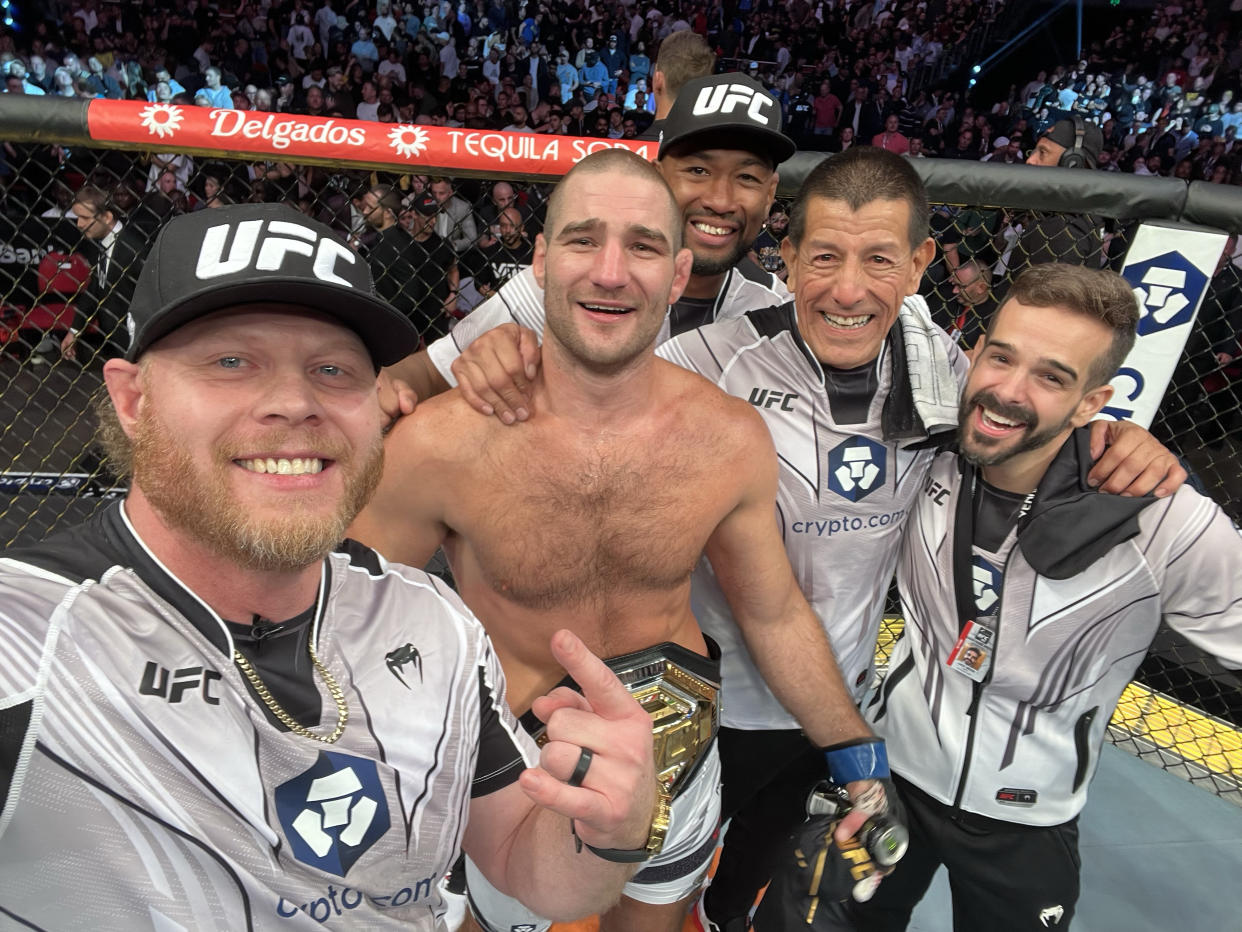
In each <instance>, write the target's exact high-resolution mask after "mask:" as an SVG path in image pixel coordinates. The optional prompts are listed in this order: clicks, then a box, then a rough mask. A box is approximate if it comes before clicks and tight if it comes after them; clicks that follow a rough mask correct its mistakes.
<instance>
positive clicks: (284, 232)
mask: <svg viewBox="0 0 1242 932" xmlns="http://www.w3.org/2000/svg"><path fill="white" fill-rule="evenodd" d="M262 302H274V303H280V304H300V305H304V306H306V307H308V308H313V309H314V310H316V311H319V312H320V313H323V314H327V315H328V316H330V317H334V318H336V320H337V321H339V322H340V323H341V325H342V326H345V327H348V328H349V329H350V330H352V331H354V333H356V334H358V336H359V338H360V339H361V340H362V342H363V344H364V345H365V346H366V348H367V350H368V351H369V352H370V354H371V358H372V360H374V362H375V365H376V366H389V365H392V364H393V363H395V362H397V361H398V360H401V359H404V358H405V357H406V356H408V355H409V354H410V353H412V352H414V350H415V349H417V348H418V344H419V336H418V331H417V330H416V329H415V327H414V324H413V323H412V322H411V321H410V320H409V319H407V318H406V317H405V316H404V315H403V314H401V313H400V312H399V311H397V310H396V309H395V308H393V307H392V306H390V305H389V304H387V303H386V302H384V301H381V300H380V299H379V298H377V297H376V296H375V291H374V287H373V285H372V282H371V270H370V269H369V268H368V267H367V263H366V260H365V259H363V258H362V257H361V256H359V255H358V254H357V253H355V252H354V251H353V250H352V249H350V248H349V247H348V246H346V245H345V244H344V243H343V242H341V240H340V239H338V238H337V236H336V234H335V233H334V232H333V231H332V229H331V228H329V227H327V226H325V225H324V224H322V223H319V222H318V221H316V220H311V219H310V218H309V217H307V216H306V215H305V214H302V213H299V212H298V211H296V210H294V209H293V208H292V207H288V206H286V205H284V204H237V205H232V206H227V207H219V208H213V209H211V210H200V211H196V212H194V213H192V214H185V215H183V216H180V217H175V218H174V219H173V220H171V221H170V222H169V223H168V224H167V225H166V226H165V227H164V229H162V230H161V231H160V234H159V236H157V237H156V239H155V245H153V246H152V247H151V252H150V253H149V254H148V255H147V259H146V262H145V263H144V264H143V266H142V272H141V273H140V274H139V276H138V284H137V285H136V286H135V289H134V297H133V300H132V301H131V302H130V306H129V315H130V320H129V325H130V343H129V349H128V350H127V351H126V353H125V358H126V359H128V360H130V361H131V362H132V361H134V360H135V359H137V358H138V357H139V356H140V355H142V354H143V353H144V352H146V350H148V349H149V348H150V347H151V345H152V344H154V343H155V342H156V341H157V340H160V339H161V338H163V337H166V336H168V334H170V333H172V332H173V331H174V330H176V329H177V328H178V327H182V326H184V325H185V324H188V323H190V322H191V321H193V320H197V319H198V318H200V317H205V316H206V315H208V314H211V313H214V312H215V311H223V310H227V309H228V308H231V307H236V306H238V305H242V304H254V303H262Z"/></svg>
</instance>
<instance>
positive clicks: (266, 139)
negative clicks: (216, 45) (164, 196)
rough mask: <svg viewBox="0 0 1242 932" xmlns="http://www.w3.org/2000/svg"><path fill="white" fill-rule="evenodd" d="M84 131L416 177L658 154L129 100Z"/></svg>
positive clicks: (576, 139)
mask: <svg viewBox="0 0 1242 932" xmlns="http://www.w3.org/2000/svg"><path fill="white" fill-rule="evenodd" d="M87 127H88V130H89V132H90V135H91V139H93V140H95V141H97V142H124V143H130V144H132V145H137V146H140V147H142V148H144V149H152V150H156V151H170V152H171V151H177V150H188V151H200V152H202V151H209V152H211V151H215V152H220V153H222V154H223V153H249V154H252V155H256V156H264V157H266V158H274V159H277V160H279V161H288V162H297V161H299V160H307V159H314V160H322V159H331V160H340V161H342V162H359V163H363V164H367V165H376V164H381V165H385V166H390V167H391V168H392V169H394V170H397V171H410V172H418V173H420V174H454V173H461V172H465V171H469V172H475V173H482V174H492V175H497V174H503V173H509V172H513V173H515V174H520V175H549V176H552V177H557V178H559V177H560V176H562V175H564V174H565V173H566V172H567V171H569V169H570V168H572V167H573V166H574V165H575V164H576V163H577V162H579V161H580V160H581V159H583V158H584V157H585V156H587V155H589V154H590V153H592V152H597V151H599V150H600V149H630V150H631V151H633V152H636V153H638V154H639V155H641V156H642V157H643V158H645V159H649V160H654V159H655V157H656V150H657V149H658V148H659V145H658V143H656V142H655V141H652V140H647V141H643V142H635V141H631V140H622V139H596V138H594V137H590V136H547V135H541V134H537V133H502V132H496V131H492V130H474V129H454V128H451V127H447V126H422V125H417V124H410V123H372V122H370V121H367V120H342V119H336V118H332V117H312V116H302V115H301V114H294V113H267V112H264V111H260V110H220V109H217V108H215V107H196V106H181V105H179V104H151V103H143V102H142V101H134V100H103V99H96V100H92V101H91V102H90V105H89V107H88V108H87Z"/></svg>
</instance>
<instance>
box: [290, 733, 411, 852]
mask: <svg viewBox="0 0 1242 932" xmlns="http://www.w3.org/2000/svg"><path fill="white" fill-rule="evenodd" d="M275 797H276V813H277V815H278V816H279V817H280V824H281V826H282V827H283V828H284V830H285V836H286V837H287V838H288V839H289V846H290V849H291V850H292V851H293V856H294V857H295V858H297V859H298V860H299V861H301V862H302V863H303V864H308V865H310V866H311V867H316V868H318V869H319V870H322V871H327V872H328V873H330V874H336V875H337V876H338V877H344V876H345V875H346V874H347V873H348V872H349V869H350V868H351V867H353V866H354V864H355V863H357V861H358V859H359V858H360V857H362V855H364V854H365V853H366V852H367V851H368V850H369V849H370V848H371V846H372V845H374V844H375V843H376V842H377V841H379V839H380V838H381V837H383V835H384V833H385V832H387V831H388V829H389V826H390V825H391V822H390V821H389V817H388V800H387V798H386V797H385V795H384V787H383V785H382V784H381V783H380V779H379V773H378V771H377V770H376V767H375V762H374V761H370V760H365V759H364V758H361V757H353V756H351V755H349V754H338V753H335V752H332V751H320V752H319V758H318V760H316V761H315V764H314V766H312V767H311V768H310V769H309V770H307V771H306V772H305V773H303V774H301V775H300V776H297V777H294V778H293V779H292V780H289V781H288V782H286V783H282V784H281V785H280V786H278V787H276V792H275Z"/></svg>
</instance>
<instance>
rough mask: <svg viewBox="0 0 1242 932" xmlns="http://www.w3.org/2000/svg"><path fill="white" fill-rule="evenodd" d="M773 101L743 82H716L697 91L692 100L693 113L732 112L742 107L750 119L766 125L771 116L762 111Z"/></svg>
mask: <svg viewBox="0 0 1242 932" xmlns="http://www.w3.org/2000/svg"><path fill="white" fill-rule="evenodd" d="M775 103H776V101H774V100H773V99H772V98H771V97H769V96H768V95H767V94H765V93H763V92H761V91H758V92H757V91H753V90H751V89H750V88H749V87H747V86H746V85H745V84H717V85H716V86H715V87H705V88H703V89H702V90H701V91H699V97H698V100H696V101H695V102H694V115H695V116H705V115H707V114H709V113H732V112H733V111H734V110H736V109H738V108H739V107H744V108H746V115H747V116H748V117H749V118H750V119H752V120H754V121H755V122H756V123H761V124H763V125H764V126H767V125H768V124H769V123H771V122H772V118H771V117H770V116H768V115H766V114H765V113H764V112H763V111H764V108H767V107H771V106H772V105H773V104H775Z"/></svg>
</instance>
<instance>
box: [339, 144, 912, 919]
mask: <svg viewBox="0 0 1242 932" xmlns="http://www.w3.org/2000/svg"><path fill="white" fill-rule="evenodd" d="M681 228H682V222H681V211H680V210H679V208H678V207H677V204H676V202H675V200H674V198H673V196H672V193H671V191H670V190H669V188H668V185H667V183H666V182H665V181H664V179H663V178H662V177H661V175H660V174H659V172H658V171H657V170H656V169H655V168H654V167H652V166H651V165H650V164H649V163H647V162H644V161H643V160H642V159H640V158H638V157H636V156H634V155H632V154H630V153H628V152H625V151H622V150H608V151H605V152H601V153H598V154H596V155H592V156H591V157H589V158H587V159H584V160H583V161H582V162H581V163H580V164H579V165H578V166H576V167H575V168H574V169H573V170H572V171H571V172H570V173H569V174H568V175H566V177H565V178H564V180H563V181H562V182H561V183H560V185H559V186H558V187H557V189H556V191H555V192H554V194H553V196H552V199H551V201H550V202H549V206H548V219H547V224H546V228H545V234H544V235H541V236H540V237H539V238H538V240H537V244H536V248H535V256H534V270H535V274H536V277H537V279H538V281H539V284H540V285H541V286H542V288H543V289H544V293H545V305H546V311H547V323H546V327H545V331H544V336H543V340H544V343H543V366H542V368H541V370H540V372H539V373H538V375H537V377H536V379H535V381H534V398H533V400H534V405H535V407H536V409H537V410H538V411H539V412H540V414H539V417H537V418H533V419H531V420H530V421H528V422H524V423H521V424H518V425H516V426H514V427H506V426H504V425H503V424H502V423H500V422H499V421H498V420H497V419H495V418H487V417H480V416H479V415H478V414H477V412H475V411H474V410H472V409H471V408H470V407H469V405H468V404H467V403H466V401H465V400H464V399H463V398H462V396H461V395H460V393H459V392H457V391H454V392H450V393H448V394H445V395H442V396H439V397H436V398H434V399H432V400H431V401H429V402H427V403H425V404H423V405H421V406H420V407H419V408H418V410H417V411H416V412H415V413H414V414H413V415H412V416H410V417H407V418H404V419H402V420H401V421H400V422H399V423H398V424H397V425H396V427H395V428H394V429H393V431H392V433H391V434H390V435H389V437H388V440H387V457H388V458H387V463H388V466H387V468H386V470H385V475H384V478H383V481H382V482H381V485H380V488H379V490H378V492H377V493H376V495H375V498H374V499H373V500H372V503H371V505H370V507H369V508H368V509H367V510H366V511H365V512H364V513H363V515H362V516H360V517H359V519H358V520H357V522H356V523H355V525H354V529H353V532H352V536H355V537H358V538H359V539H360V540H362V541H365V542H366V543H368V544H370V545H371V546H373V547H375V548H376V549H377V550H379V551H380V552H381V553H383V554H384V555H385V556H387V557H388V558H390V559H392V560H396V561H400V562H404V563H411V564H413V565H416V566H417V565H422V564H424V563H425V562H426V561H427V560H428V559H429V558H430V557H431V555H432V554H433V553H434V552H435V550H436V548H437V547H439V546H440V545H441V544H443V545H444V548H445V551H446V553H447V554H448V557H449V560H450V563H451V564H452V568H453V572H454V575H455V577H456V580H457V583H458V586H459V588H460V592H461V595H462V596H463V598H464V599H465V601H466V603H467V604H468V605H469V606H470V607H471V608H472V610H473V611H474V612H475V614H476V615H478V617H479V618H480V619H481V620H482V621H483V623H484V625H485V627H486V628H487V629H488V631H489V633H490V635H491V637H492V640H493V642H494V643H495V645H496V650H497V652H498V655H499V656H500V659H501V662H502V665H503V667H504V670H505V675H506V677H507V679H508V682H509V697H510V702H511V704H512V705H513V708H514V710H515V711H517V712H519V713H520V712H521V711H523V710H525V709H526V708H527V707H528V706H529V704H530V702H531V701H532V700H533V698H534V697H535V696H538V695H540V694H541V693H544V692H546V691H547V690H548V689H550V688H552V687H554V686H556V684H557V682H558V681H559V680H560V679H561V676H562V673H561V671H560V670H559V668H558V667H557V665H556V663H555V661H554V660H553V658H552V657H551V655H550V654H549V652H548V649H547V647H546V644H547V640H548V638H547V636H546V635H547V634H548V633H550V632H551V631H553V630H555V629H557V628H560V627H568V628H570V629H571V630H573V631H575V632H576V633H577V634H578V635H579V636H580V637H581V638H582V639H583V640H584V641H585V642H586V644H587V645H588V647H590V648H591V649H592V650H594V651H596V652H597V653H599V654H600V655H601V656H605V657H612V658H613V659H612V660H611V661H610V666H612V667H613V669H614V670H617V671H618V673H619V675H620V676H621V678H622V681H623V682H627V684H631V689H633V690H634V691H635V692H636V695H638V696H639V697H640V700H641V701H642V702H643V704H644V705H645V706H646V707H647V708H648V711H650V712H652V714H653V721H654V724H655V730H656V743H657V771H660V772H661V773H662V775H663V776H664V779H665V782H666V784H667V785H668V788H669V790H670V795H671V796H672V797H673V799H672V803H671V816H670V823H671V824H670V826H669V829H668V836H667V842H666V843H665V844H664V846H663V850H662V851H661V852H660V856H659V857H656V858H654V859H653V860H651V861H650V862H648V864H647V865H646V866H645V867H644V868H643V869H642V870H640V871H639V873H638V874H637V875H636V876H635V878H634V880H633V881H632V882H631V883H630V884H629V885H628V886H627V888H626V897H625V898H623V899H622V901H621V903H620V904H619V905H618V906H617V907H614V908H613V909H612V910H611V911H609V913H608V914H606V915H605V916H604V917H603V920H602V926H601V928H602V929H604V930H605V932H609V930H614V932H615V930H625V932H633V930H637V929H641V930H643V932H658V930H662V929H668V930H677V929H680V927H681V922H682V918H683V916H684V914H685V910H686V907H687V905H688V903H689V901H690V900H691V899H692V897H693V896H694V894H695V893H696V892H697V890H698V888H699V886H700V884H701V882H702V877H703V875H704V873H705V872H706V869H707V866H708V863H709V862H710V859H711V856H712V851H713V848H714V837H713V836H714V833H715V830H716V827H717V825H716V823H717V820H718V812H719V795H718V783H719V760H718V758H717V755H716V748H715V742H714V734H715V727H716V721H717V712H716V705H715V692H716V685H717V683H718V682H719V680H718V663H717V658H718V652H716V651H714V650H713V649H712V646H710V645H709V644H708V642H707V641H706V640H705V639H704V637H703V635H702V633H701V632H700V630H699V626H698V623H697V622H696V621H695V618H694V616H693V615H692V614H691V611H690V574H691V571H692V570H693V569H694V567H695V565H696V564H697V563H698V561H699V560H700V558H701V557H702V555H703V554H704V553H706V554H707V556H708V557H710V559H711V562H712V565H713V567H714V568H715V572H716V575H717V578H718V579H719V582H720V584H721V587H722V589H723V590H724V592H725V594H726V595H727V597H728V598H729V602H730V604H731V606H732V609H733V612H734V614H735V617H736V618H737V621H738V624H739V626H740V627H741V629H742V631H743V634H744V637H745V640H746V643H747V646H748V647H749V649H750V651H751V652H752V653H753V655H754V657H755V659H756V661H757V663H758V665H759V667H760V669H761V670H762V671H763V672H764V673H765V675H766V676H767V678H768V680H769V682H770V683H771V685H772V689H773V690H774V692H775V693H776V695H777V696H778V698H779V699H780V700H781V701H782V702H783V703H784V704H785V705H786V707H788V708H789V709H790V710H791V711H792V712H793V713H794V714H795V715H796V716H797V718H798V720H799V722H800V723H801V725H802V726H803V728H804V729H805V730H806V733H807V734H808V736H809V737H810V739H811V740H812V741H814V742H815V743H816V744H818V745H820V746H822V747H830V746H831V747H832V748H833V749H832V750H830V751H829V752H828V753H827V758H828V760H827V767H828V769H829V770H830V771H833V772H834V775H835V776H836V778H837V780H838V782H841V783H847V784H849V788H850V789H851V791H852V793H853V795H854V796H855V797H856V798H857V797H859V796H862V795H865V796H866V797H867V798H868V799H871V800H874V801H875V805H876V807H877V808H880V807H883V806H884V805H885V803H884V794H883V791H882V785H881V784H880V783H879V782H877V780H878V779H880V778H885V777H887V776H888V772H887V765H886V764H885V762H884V755H883V746H882V744H879V743H878V742H876V741H875V739H874V738H873V737H872V736H871V735H870V733H869V732H868V730H867V729H866V727H865V726H864V725H863V723H862V722H861V719H860V718H859V716H858V714H857V711H856V710H855V708H854V705H853V702H852V700H851V698H850V695H849V693H848V692H847V690H846V689H845V687H844V685H843V683H842V681H841V677H840V674H839V673H838V671H837V668H836V664H835V662H834V660H833V656H832V652H831V649H830V648H829V645H828V641H827V639H826V637H825V635H824V633H823V628H822V627H821V625H820V624H819V622H818V620H817V619H816V618H815V616H814V614H813V613H812V612H811V610H810V608H809V606H808V605H807V603H806V600H805V599H804V598H803V596H802V594H801V592H800V591H799V589H798V586H797V584H796V582H795V580H794V577H793V574H792V572H791V571H790V567H789V563H788V560H787V558H786V557H785V551H784V548H783V546H782V544H781V540H780V536H779V534H778V532H777V527H776V523H775V520H774V517H773V516H774V505H775V495H776V488H777V476H778V473H777V462H776V456H775V453H774V450H773V447H772V441H771V439H770V437H769V434H768V431H767V429H766V427H765V426H764V424H763V422H762V420H761V419H760V418H759V416H758V415H757V414H756V413H755V412H754V410H753V409H752V408H751V406H750V405H749V404H748V403H746V402H745V401H743V400H740V399H737V398H732V397H730V396H728V395H726V394H725V393H724V392H721V391H720V390H718V389H717V388H715V387H714V386H712V385H711V384H710V383H708V382H707V381H706V380H704V379H702V378H701V377H699V376H697V375H694V374H692V373H690V372H688V371H686V370H684V369H681V368H680V367H678V366H674V365H672V364H670V363H666V362H664V361H662V360H659V359H657V358H656V357H655V356H654V354H653V352H652V350H653V345H654V342H655V339H656V336H657V333H658V332H659V330H660V326H661V323H662V322H663V319H664V314H665V310H666V308H667V307H668V304H669V302H670V300H673V301H675V300H676V299H677V297H678V295H679V294H680V293H681V290H682V288H683V287H684V286H685V283H686V281H687V278H688V276H689V274H690V265H691V255H690V252H689V251H688V250H684V249H682V248H681ZM635 654H637V655H638V656H628V655H635ZM653 670H655V671H658V672H656V673H652V671H653ZM659 672H663V681H662V684H659V685H656V683H657V682H658V681H659ZM635 681H637V682H635ZM843 745H844V747H843ZM661 755H662V756H661ZM657 821H658V820H657ZM861 821H862V816H861V814H860V815H859V816H858V818H857V820H856V821H853V820H852V821H849V822H847V823H845V824H844V825H843V826H842V828H841V830H840V834H841V835H842V837H845V836H847V835H848V834H850V833H852V832H853V831H854V830H855V829H856V828H857V827H858V823H860V822H861ZM658 829H659V826H658V825H657V826H656V828H655V829H654V830H653V833H652V839H651V842H650V843H649V850H655V849H657V848H658V847H659V843H660V838H659V837H658V836H659V835H660V832H659V831H658ZM597 855H598V856H605V857H620V856H631V857H634V858H636V859H641V858H644V857H645V855H646V852H642V851H639V852H635V853H633V854H630V855H626V854H625V853H622V852H602V853H598V852H597ZM583 856H584V857H586V856H589V855H587V854H586V853H585V852H584V855H583ZM469 885H470V893H471V900H472V905H473V906H474V909H475V912H476V915H478V916H479V918H480V920H481V921H482V923H483V925H484V927H485V928H500V929H506V930H507V929H510V928H511V927H515V926H518V927H527V926H525V925H524V924H526V923H529V926H528V927H529V928H532V929H535V928H546V927H547V923H546V921H541V920H540V919H539V918H538V917H536V916H533V915H531V914H529V913H528V912H524V911H522V910H521V907H519V906H517V904H515V903H513V904H511V903H510V902H509V901H506V900H505V899H504V898H502V897H498V896H496V895H494V894H492V893H491V892H490V891H489V890H488V889H487V888H486V885H485V883H483V882H481V878H476V876H475V875H474V874H473V873H471V874H470V879H469Z"/></svg>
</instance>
